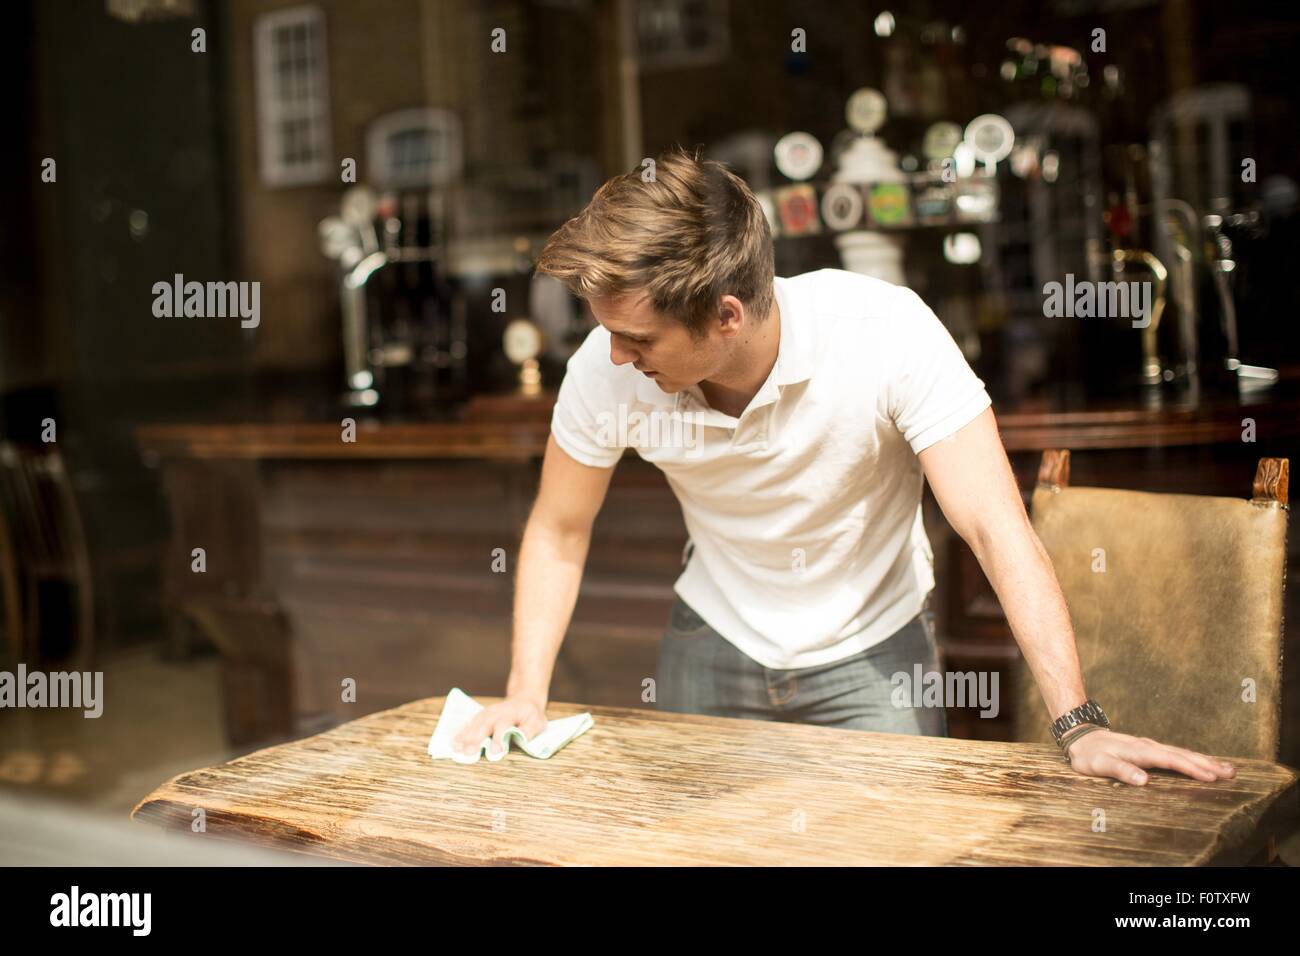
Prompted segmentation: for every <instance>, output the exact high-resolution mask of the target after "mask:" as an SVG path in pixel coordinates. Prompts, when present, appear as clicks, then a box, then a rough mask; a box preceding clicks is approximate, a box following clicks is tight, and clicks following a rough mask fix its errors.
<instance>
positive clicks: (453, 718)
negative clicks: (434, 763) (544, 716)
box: [429, 687, 594, 763]
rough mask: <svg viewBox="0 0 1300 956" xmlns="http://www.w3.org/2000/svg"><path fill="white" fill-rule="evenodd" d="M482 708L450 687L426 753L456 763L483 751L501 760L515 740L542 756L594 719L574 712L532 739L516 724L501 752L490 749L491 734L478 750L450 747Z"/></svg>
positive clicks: (505, 737) (532, 754)
mask: <svg viewBox="0 0 1300 956" xmlns="http://www.w3.org/2000/svg"><path fill="white" fill-rule="evenodd" d="M482 709H483V705H482V704H480V703H479V702H478V701H476V700H475V699H474V698H473V697H471V696H469V694H466V693H465V692H464V691H463V690H461V689H460V688H459V687H453V688H452V689H451V693H449V694H448V695H447V699H446V701H445V702H444V703H443V705H442V714H441V715H440V716H439V717H438V726H437V727H435V728H434V729H433V736H432V737H430V738H429V756H430V757H432V758H434V759H435V760H438V759H440V758H443V757H450V758H451V759H452V760H454V761H456V762H457V763H478V759H479V757H482V756H484V755H485V754H486V756H487V758H488V760H491V761H497V760H504V759H505V756H506V754H507V753H509V752H510V745H511V744H512V743H514V744H516V745H517V746H518V747H519V749H520V750H522V751H523V752H524V753H526V754H528V756H530V757H537V758H538V759H539V760H545V759H546V758H547V757H549V756H551V755H552V754H553V753H555V752H556V751H557V750H559V749H560V748H561V747H563V746H564V745H565V744H567V743H568V742H569V741H570V740H573V739H574V738H575V737H577V736H579V735H580V734H583V733H585V732H586V731H587V730H588V729H589V728H590V727H591V726H592V724H593V723H594V721H593V720H592V719H591V714H586V713H584V714H574V715H573V716H572V717H561V718H560V719H559V720H552V721H548V722H547V724H546V729H545V730H543V731H542V732H541V733H540V734H538V735H537V736H536V737H534V738H532V739H531V740H529V739H528V736H527V735H526V734H525V733H524V732H523V731H522V730H520V729H519V728H518V727H513V726H512V727H510V728H509V729H508V730H507V731H506V732H505V734H504V735H503V738H502V743H503V745H504V746H502V748H501V752H500V753H492V749H491V743H492V738H491V736H488V737H484V738H483V742H482V743H481V744H479V747H478V750H476V751H475V752H473V753H469V754H463V753H459V752H458V751H456V750H453V749H452V742H453V741H454V740H455V739H456V735H457V734H458V733H460V731H461V728H463V727H464V726H465V725H466V724H468V723H469V722H470V721H471V720H473V719H474V716H475V715H476V714H478V712H479V711H481V710H482Z"/></svg>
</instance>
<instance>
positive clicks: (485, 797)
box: [132, 697, 1300, 866]
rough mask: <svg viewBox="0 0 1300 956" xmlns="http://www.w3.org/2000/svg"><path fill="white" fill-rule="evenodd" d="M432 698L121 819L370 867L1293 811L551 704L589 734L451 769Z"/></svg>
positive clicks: (766, 852) (220, 775)
mask: <svg viewBox="0 0 1300 956" xmlns="http://www.w3.org/2000/svg"><path fill="white" fill-rule="evenodd" d="M494 699H495V698H482V700H483V702H485V703H487V702H491V701H492V700H494ZM442 700H443V699H442V698H441V697H437V698H429V699H425V700H418V701H415V702H412V703H410V704H406V705H403V706H401V707H397V708H394V709H392V710H387V711H383V712H380V713H375V714H371V715H369V716H366V717H362V718H360V719H357V720H354V721H351V722H349V723H347V724H343V725H341V726H339V727H336V728H334V729H333V730H330V731H327V732H325V733H322V734H318V735H316V736H313V737H308V738H306V739H303V740H298V741H294V742H292V743H287V744H282V745H280V746H276V747H271V748H268V749H265V750H260V751H257V752H255V753H252V754H249V755H247V756H245V757H241V758H239V759H236V760H233V761H230V762H229V763H225V764H222V765H220V766H217V767H210V768H206V769H203V770H196V771H192V772H190V773H185V774H181V775H180V776H178V777H175V778H174V779H172V780H170V781H169V782H167V783H165V784H163V785H162V786H161V787H159V788H158V789H157V790H155V791H154V792H153V793H151V794H149V796H147V797H146V798H145V799H144V800H142V801H141V802H140V803H139V805H137V806H136V808H135V810H134V811H132V816H133V817H134V818H135V819H137V820H143V821H148V822H151V823H156V824H160V825H162V826H165V827H169V828H176V829H178V830H184V831H187V832H188V831H189V830H190V825H191V820H192V811H193V809H194V808H195V807H201V808H203V809H204V810H205V811H206V817H207V835H209V836H217V837H231V838H236V839H244V840H248V841H252V842H255V843H259V844H269V845H273V846H277V847H280V848H283V849H291V850H296V851H300V852H303V853H309V854H316V855H320V856H326V857H332V858H336V859H341V860H349V861H356V862H363V863H384V864H394V863H396V864H457V865H462V864H524V865H597V866H599V865H655V864H672V865H714V864H744V865H789V864H794V865H804V864H830V865H868V866H869V865H895V864H905V865H942V864H993V865H1003V864H1010V865H1130V864H1136V865H1166V866H1167V865H1191V864H1207V863H1239V862H1244V861H1245V860H1247V859H1249V858H1250V857H1251V856H1252V855H1253V854H1254V853H1255V852H1257V851H1258V850H1259V849H1261V848H1262V847H1263V846H1264V845H1265V842H1266V841H1267V840H1268V839H1269V837H1270V836H1271V835H1272V834H1273V833H1275V832H1276V831H1277V829H1278V828H1279V826H1280V825H1285V824H1287V823H1288V822H1290V821H1294V819H1295V818H1296V816H1297V814H1298V813H1300V797H1298V794H1297V787H1296V781H1297V774H1296V772H1295V771H1293V770H1291V769H1290V768H1288V767H1284V766H1281V765H1279V764H1273V763H1268V762H1266V761H1260V760H1239V761H1235V763H1236V765H1237V768H1238V772H1237V777H1236V778H1235V779H1233V780H1229V781H1220V782H1218V783H1214V784H1207V783H1201V782H1199V781H1195V780H1192V779H1190V778H1187V777H1183V776H1180V775H1175V774H1172V773H1169V772H1166V771H1159V770H1157V771H1153V772H1152V774H1151V779H1150V782H1149V783H1148V784H1147V785H1146V786H1144V787H1133V786H1128V785H1125V784H1120V783H1117V782H1111V781H1107V780H1104V779H1101V778H1095V777H1083V776H1080V775H1078V774H1076V773H1074V772H1073V771H1071V770H1070V769H1069V767H1068V766H1067V765H1066V764H1065V762H1064V761H1063V759H1062V758H1061V757H1060V755H1059V754H1058V753H1057V751H1056V750H1055V749H1054V748H1052V747H1048V746H1043V745H1037V744H1007V743H997V742H990V741H970V740H954V739H949V738H939V737H915V736H910V735H902V734H878V733H868V732H865V731H855V730H838V729H832V728H825V727H813V726H806V725H802V724H793V723H777V722H767V721H757V720H733V719H728V718H715V717H702V716H696V715H685V714H671V713H659V712H656V711H653V710H633V709H627V708H606V707H589V708H586V707H581V706H578V705H574V704H561V703H552V704H551V705H550V707H549V710H548V716H550V717H551V718H555V717H561V716H565V715H568V714H572V713H579V712H581V711H583V710H589V711H590V712H591V713H592V716H593V717H594V718H595V726H594V727H592V729H590V730H588V731H587V732H586V733H585V734H583V735H582V736H581V737H579V738H578V739H577V740H575V741H573V742H572V743H571V744H569V745H568V746H567V747H566V748H565V749H563V750H561V751H560V752H559V753H558V754H556V755H555V756H554V757H552V758H550V759H549V760H534V759H533V758H531V757H528V756H527V755H525V754H523V753H521V752H518V751H513V752H511V753H510V754H509V755H508V756H507V757H506V758H505V759H504V760H503V761H501V762H499V763H490V762H488V761H486V760H480V761H479V763H477V764H474V765H462V764H457V763H454V762H452V761H449V760H436V761H435V760H433V759H432V758H430V757H429V756H428V755H427V753H426V752H425V747H426V745H427V743H428V739H429V736H430V734H431V733H432V732H433V728H434V726H435V724H436V723H437V718H438V714H439V713H440V712H441V708H442ZM1099 814H1104V817H1105V828H1104V832H1097V831H1096V829H1095V828H1094V825H1095V821H1096V820H1098V819H1100V816H1099Z"/></svg>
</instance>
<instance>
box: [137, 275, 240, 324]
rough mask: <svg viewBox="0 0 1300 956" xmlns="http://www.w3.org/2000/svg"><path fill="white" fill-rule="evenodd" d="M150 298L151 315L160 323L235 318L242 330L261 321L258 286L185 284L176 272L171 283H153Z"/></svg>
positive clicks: (233, 283) (207, 283)
mask: <svg viewBox="0 0 1300 956" xmlns="http://www.w3.org/2000/svg"><path fill="white" fill-rule="evenodd" d="M153 295H154V299H153V314H154V315H155V316H157V317H158V318H160V319H172V318H177V319H179V318H199V319H225V318H233V317H234V316H239V318H240V323H239V324H240V326H241V327H243V328H245V329H255V328H257V326H258V324H259V323H260V322H261V321H262V314H261V313H262V284H261V283H260V282H186V281H185V276H183V275H181V274H180V273H179V272H178V273H176V275H175V276H174V277H173V278H172V281H171V282H155V283H154V284H153Z"/></svg>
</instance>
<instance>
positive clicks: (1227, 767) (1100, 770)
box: [1065, 730, 1237, 786]
mask: <svg viewBox="0 0 1300 956" xmlns="http://www.w3.org/2000/svg"><path fill="white" fill-rule="evenodd" d="M1065 740H1066V743H1067V744H1069V748H1070V750H1069V753H1070V766H1071V767H1073V768H1074V769H1075V770H1077V771H1078V772H1079V773H1082V774H1086V775H1088V776H1091V777H1114V778H1115V779H1116V780H1122V781H1123V782H1124V783H1131V784H1134V785H1136V786H1141V785H1143V784H1145V783H1146V782H1147V779H1148V778H1147V774H1146V772H1145V770H1143V768H1144V767H1160V768H1162V769H1164V770H1176V771H1178V772H1179V773H1182V774H1186V775H1187V776H1189V777H1194V778H1195V779H1197V780H1206V781H1210V780H1222V779H1225V778H1228V777H1235V776H1236V775H1237V770H1236V768H1235V767H1233V766H1232V764H1230V763H1227V762H1226V761H1223V760H1219V759H1217V758H1215V757H1209V756H1207V755H1205V754H1202V753H1197V752H1196V751H1195V750H1185V749H1183V748H1182V747H1171V746H1169V745H1168V744H1162V743H1160V742H1159V741H1156V740H1152V739H1151V738H1149V737H1130V736H1129V735H1128V734H1118V733H1115V732H1114V731H1111V730H1095V731H1092V732H1091V733H1088V734H1084V735H1083V736H1081V737H1080V738H1079V739H1078V740H1076V741H1075V742H1074V743H1072V744H1071V743H1070V742H1069V741H1070V738H1069V737H1068V736H1067V737H1066V738H1065Z"/></svg>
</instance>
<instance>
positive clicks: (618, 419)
mask: <svg viewBox="0 0 1300 956" xmlns="http://www.w3.org/2000/svg"><path fill="white" fill-rule="evenodd" d="M703 439H704V423H703V422H702V421H700V420H699V419H698V418H697V417H696V416H694V415H693V414H692V413H691V412H681V411H676V410H674V411H663V410H661V409H654V410H652V411H649V412H642V411H629V409H628V407H627V405H619V406H618V412H617V413H615V412H609V411H604V412H600V413H598V414H597V415H596V441H597V442H598V443H599V444H600V445H601V446H602V447H605V448H628V447H631V448H680V449H683V450H684V452H685V455H686V457H687V458H698V457H700V455H701V454H703V447H704V441H703Z"/></svg>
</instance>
